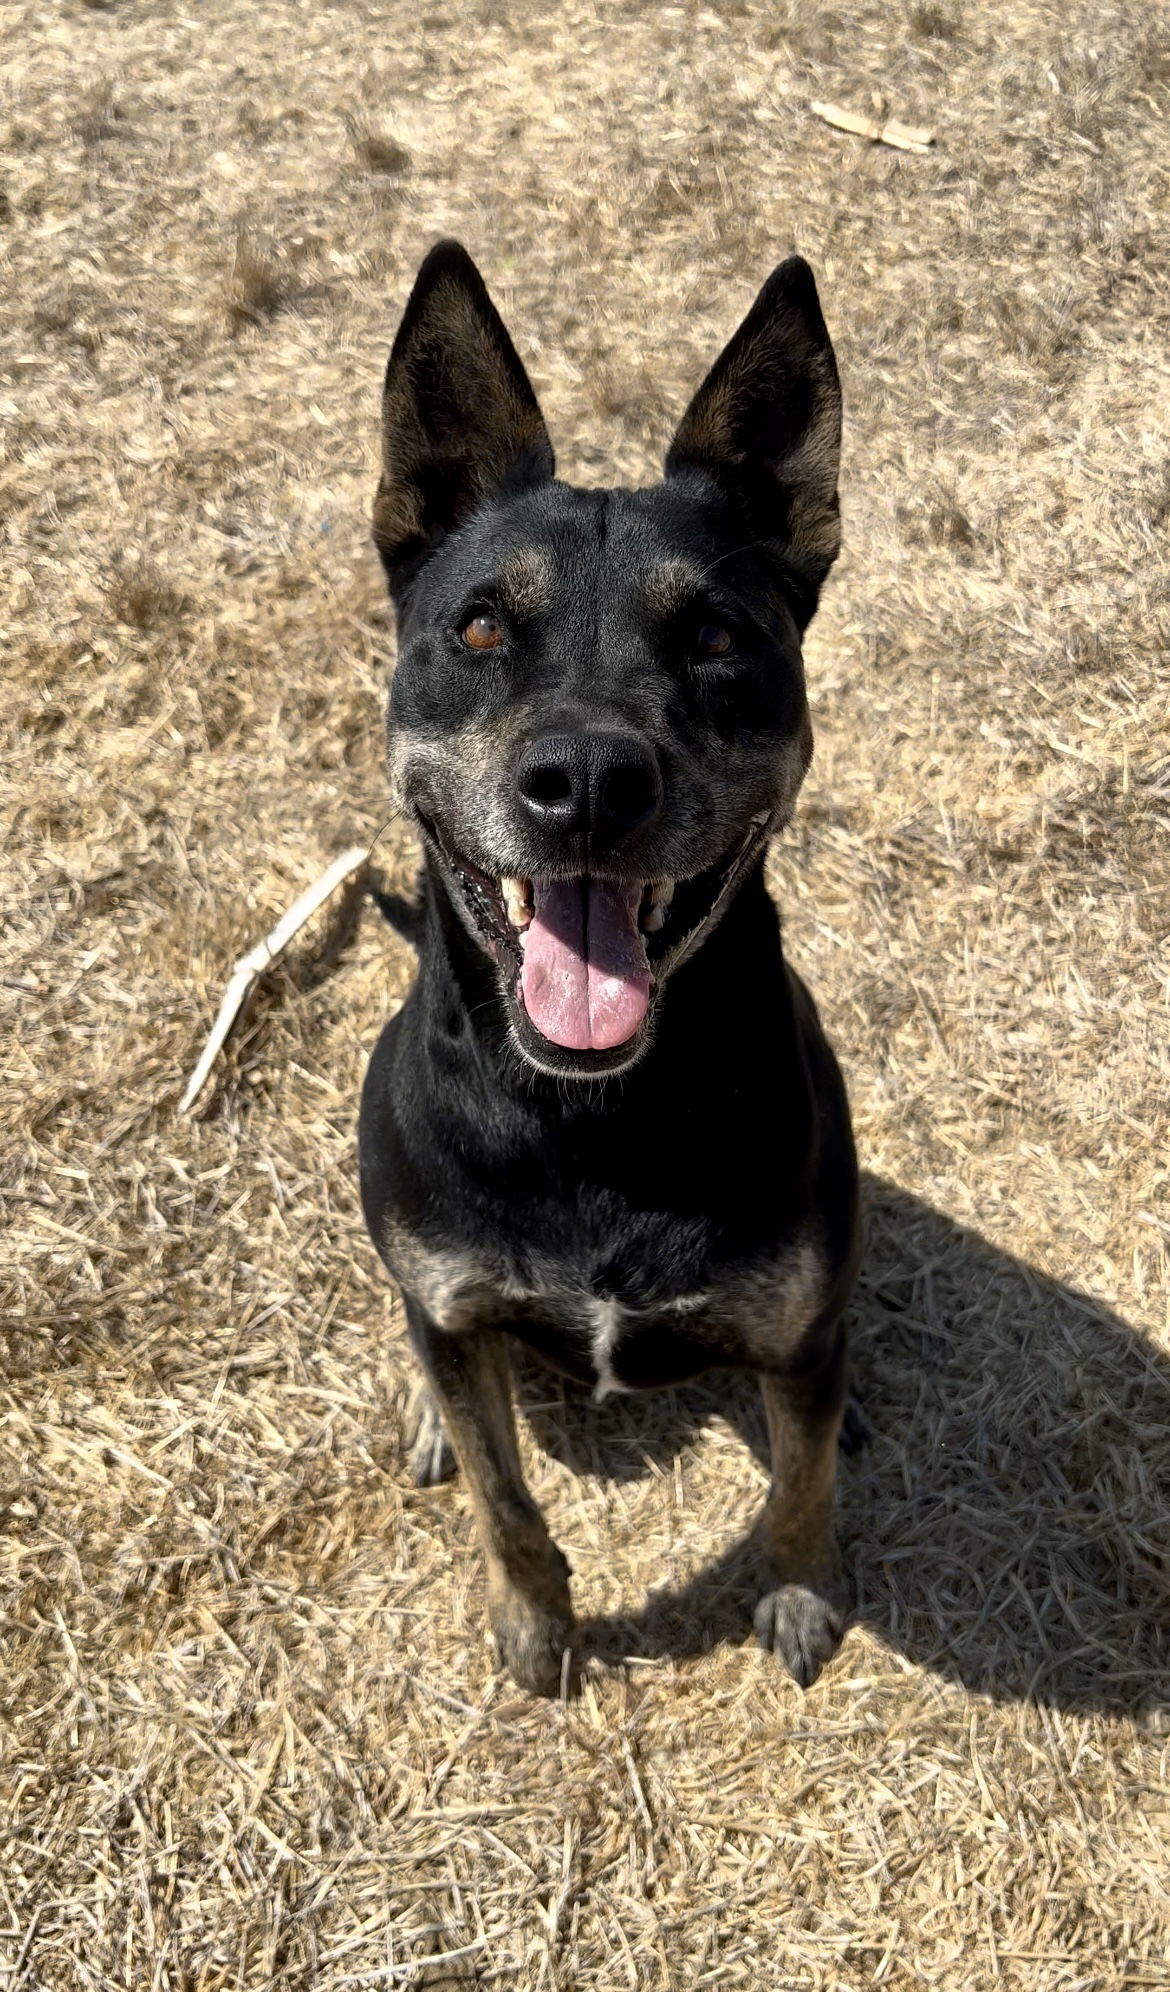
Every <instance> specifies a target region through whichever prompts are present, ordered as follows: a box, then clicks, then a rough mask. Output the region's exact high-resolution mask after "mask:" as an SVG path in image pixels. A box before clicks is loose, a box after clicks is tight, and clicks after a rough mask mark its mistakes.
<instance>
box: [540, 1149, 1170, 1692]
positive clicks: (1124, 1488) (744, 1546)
mask: <svg viewBox="0 0 1170 1992" xmlns="http://www.w3.org/2000/svg"><path fill="white" fill-rule="evenodd" d="M866 1239H867V1247H866V1256H865V1266H864V1269H863V1273H862V1278H861V1282H860V1285H859V1289H858V1293H857V1296H856V1300H855V1303H854V1306H853V1309H852V1313H851V1321H850V1328H851V1350H852V1358H851V1361H852V1376H853V1386H854V1389H855V1392H856V1394H857V1397H858V1398H859V1399H860V1402H861V1405H862V1408H863V1413H864V1418H865V1423H866V1424H867V1426H868V1428H869V1440H868V1443H867V1444H866V1445H864V1446H863V1447H862V1448H861V1449H860V1450H859V1451H858V1452H856V1453H855V1454H854V1455H853V1456H852V1457H850V1458H846V1459H843V1461H842V1472H841V1477H840V1494H839V1501H838V1531H839V1537H840V1541H841V1546H842V1551H843V1554H844V1557H845V1562H846V1566H847V1569H848V1570H849V1573H850V1577H851V1579H852V1581H853V1584H854V1587H855V1590H856V1594H857V1596H856V1604H857V1616H858V1618H860V1619H861V1620H863V1621H864V1622H865V1623H866V1624H867V1625H869V1626H870V1627H872V1629H873V1630H874V1631H876V1632H877V1633H878V1634H879V1635H880V1636H881V1637H882V1638H883V1639H885V1640H887V1641H888V1642H889V1643H890V1644H891V1645H893V1646H895V1647H897V1648H898V1649H900V1650H901V1651H902V1652H903V1653H904V1654H906V1655H907V1657H908V1658H910V1659H912V1660H914V1661H916V1662H920V1663H922V1664H923V1665H925V1666H928V1667H931V1668H933V1669H935V1670H937V1671H938V1672H939V1673H940V1674H942V1675H944V1676H947V1677H950V1678H952V1679H957V1680H961V1681H962V1682H964V1683H965V1685H966V1686H967V1687H968V1688H971V1689H973V1690H976V1691H981V1692H986V1693H991V1694H995V1695H999V1696H1003V1697H1011V1698H1018V1697H1032V1698H1035V1699H1038V1700H1041V1701H1045V1702H1049V1703H1052V1704H1055V1705H1058V1706H1061V1707H1065V1708H1081V1709H1085V1708H1100V1709H1113V1710H1129V1711H1135V1710H1140V1709H1142V1708H1145V1707H1150V1706H1151V1705H1161V1704H1163V1703H1164V1702H1165V1701H1166V1700H1167V1699H1170V1364H1167V1362H1166V1360H1165V1359H1164V1358H1163V1357H1162V1356H1160V1355H1159V1354H1158V1353H1157V1351H1156V1350H1154V1349H1153V1348H1152V1346H1151V1345H1150V1344H1149V1343H1148V1342H1146V1341H1144V1340H1143V1339H1142V1338H1141V1337H1140V1336H1139V1335H1138V1334H1137V1333H1136V1332H1135V1331H1134V1330H1133V1329H1131V1328H1129V1327H1127V1326H1126V1324H1125V1322H1124V1321H1122V1320H1121V1319H1120V1318H1119V1317H1118V1316H1117V1315H1115V1314H1112V1313H1110V1312H1109V1311H1108V1310H1107V1309H1105V1308H1103V1307H1101V1306H1100V1305H1099V1304H1098V1303H1096V1302H1095V1301H1093V1300H1091V1299H1089V1298H1088V1297H1087V1296H1086V1295H1084V1294H1080V1293H1077V1292H1075V1291H1074V1290H1073V1289H1072V1288H1070V1287H1066V1286H1062V1285H1060V1284H1058V1283H1057V1282H1056V1281H1054V1280H1051V1279H1048V1278H1046V1277H1045V1276H1044V1275H1042V1274H1040V1273H1037V1272H1036V1271H1035V1270H1034V1269H1033V1268H1031V1267H1029V1266H1027V1265H1026V1264H1024V1263H1023V1262H1022V1261H1020V1260H1018V1259H1014V1258H1012V1257H1011V1256H1010V1255H1009V1254H1007V1253H1006V1252H1002V1251H999V1250H997V1248H996V1247H995V1246H993V1245H990V1244H989V1243H988V1242H987V1241H986V1240H985V1239H983V1238H981V1237H980V1236H979V1235H978V1234H977V1233H976V1232H973V1231H969V1230H965V1229H964V1228H963V1227H962V1226H961V1225H958V1224H955V1223H953V1222H952V1221H951V1220H950V1219H949V1218H946V1217H944V1216H942V1215H941V1214H940V1213H939V1212H938V1211H936V1210H933V1209H931V1207H930V1206H929V1205H928V1204H925V1203H923V1202H921V1201H920V1200H919V1199H917V1198H916V1197H913V1196H909V1195H907V1194H906V1193H905V1192H904V1191H901V1190H898V1189H896V1188H894V1187H892V1186H891V1185H889V1184H887V1183H883V1182H881V1181H878V1180H877V1179H873V1178H871V1179H870V1180H869V1181H868V1182H867V1184H866ZM554 1392H555V1402H554V1401H552V1400H553V1395H554V1393H550V1390H549V1382H548V1376H547V1372H545V1373H542V1377H541V1381H540V1382H539V1383H538V1382H537V1381H536V1379H535V1378H534V1376H533V1374H532V1373H531V1372H528V1373H527V1374H526V1375H525V1376H523V1377H522V1378H521V1389H520V1404H521V1408H522V1410H524V1412H525V1414H526V1415H527V1417H528V1418H529V1421H530V1423H531V1425H532V1428H533V1430H534V1433H535V1436H536V1437H537V1439H538V1441H539V1443H540V1444H541V1445H543V1446H544V1447H545V1448H546V1449H547V1450H548V1451H549V1452H551V1453H552V1454H553V1455H554V1456H556V1457H558V1458H559V1459H561V1460H563V1461H564V1462H565V1463H566V1464H568V1465H569V1466H570V1467H571V1468H573V1469H574V1470H576V1471H580V1472H588V1473H596V1474H601V1475H605V1476H608V1477H611V1478H616V1479H623V1480H625V1479H630V1478H634V1477H638V1476H640V1475H643V1474H645V1473H647V1472H650V1471H653V1470H654V1468H655V1467H656V1466H661V1465H662V1464H663V1463H665V1462H668V1461H669V1460H670V1459H672V1458H673V1457H674V1455H675V1454H676V1453H677V1452H678V1451H679V1449H680V1448H681V1447H682V1446H683V1445H685V1444H686V1442H687V1441H688V1440H689V1439H690V1438H691V1437H693V1436H694V1434H695V1432H696V1430H697V1428H699V1427H700V1426H702V1425H704V1424H707V1423H709V1422H710V1421H711V1419H712V1418H714V1417H716V1416H722V1417H723V1418H726V1419H728V1420H729V1421H730V1422H731V1423H733V1424H734V1425H735V1426H736V1428H737V1429H738V1430H739V1431H740V1433H741V1434H742V1436H743V1438H744V1440H745V1442H746V1443H747V1444H748V1445H750V1446H751V1448H752V1449H753V1451H754V1452H755V1453H756V1455H757V1457H758V1458H760V1459H761V1460H762V1461H764V1462H765V1464H766V1458H767V1455H766V1446H765V1438H764V1425H763V1417H762V1413H761V1410H760V1403H759V1393H758V1390H757V1388H756V1385H755V1383H754V1380H753V1379H752V1378H750V1377H746V1376H739V1375H733V1374H731V1373H725V1372H721V1373H719V1374H718V1375H717V1376H715V1377H714V1378H708V1379H705V1380H704V1381H703V1383H702V1384H700V1385H696V1386H694V1387H692V1388H690V1389H687V1390H679V1391H673V1392H662V1393H658V1394H655V1395H654V1396H649V1397H646V1398H641V1397H623V1398H616V1399H612V1398H611V1399H609V1400H608V1401H607V1402H606V1403H604V1404H602V1405H596V1404H593V1403H592V1402H591V1401H590V1400H589V1398H588V1397H587V1396H585V1395H583V1394H578V1393H576V1392H575V1391H570V1390H565V1391H564V1392H563V1393H562V1392H561V1390H560V1387H559V1386H555V1387H554ZM760 1582H761V1573H760V1571H759V1567H758V1565H757V1562H756V1556H755V1551H754V1549H753V1547H752V1545H751V1544H750V1543H749V1542H745V1541H740V1542H737V1543H732V1544H729V1546H728V1548H727V1549H726V1551H725V1552H724V1553H723V1554H722V1555H720V1556H719V1557H717V1558H716V1559H715V1560H714V1561H712V1562H710V1563H708V1564H707V1565H706V1566H705V1567H704V1568H703V1569H702V1570H701V1571H700V1572H699V1573H698V1574H697V1575H696V1576H695V1577H694V1578H693V1579H692V1580H691V1581H690V1582H689V1583H688V1584H687V1585H685V1586H684V1587H682V1588H680V1589H676V1590H669V1589H665V1590H660V1591H656V1592H654V1593H652V1594H651V1595H650V1597H649V1598H648V1599H647V1600H646V1603H645V1604H644V1606H643V1607H642V1609H641V1610H640V1611H639V1612H638V1613H637V1615H636V1617H633V1618H627V1619H622V1620H607V1621H594V1622H593V1623H592V1624H591V1625H589V1626H587V1627H585V1628H583V1631H584V1634H585V1640H586V1650H587V1651H588V1650H591V1651H593V1652H594V1653H596V1654H598V1655H599V1656H600V1657H602V1658H604V1659H607V1660H610V1661H613V1660H619V1659H621V1658H623V1657H627V1656H632V1655H634V1654H640V1655H650V1656H654V1655H658V1656H663V1655H673V1656H675V1657H677V1658H683V1657H686V1656H688V1655H693V1654H697V1653H701V1652H705V1651H707V1650H709V1649H710V1648H711V1647H713V1646H715V1645H717V1644H719V1643H721V1642H722V1641H724V1640H728V1639H735V1640H742V1639H744V1638H745V1637H747V1636H748V1632H749V1628H750V1622H751V1607H752V1603H753V1601H754V1599H755V1597H756V1596H758V1593H759V1589H760Z"/></svg>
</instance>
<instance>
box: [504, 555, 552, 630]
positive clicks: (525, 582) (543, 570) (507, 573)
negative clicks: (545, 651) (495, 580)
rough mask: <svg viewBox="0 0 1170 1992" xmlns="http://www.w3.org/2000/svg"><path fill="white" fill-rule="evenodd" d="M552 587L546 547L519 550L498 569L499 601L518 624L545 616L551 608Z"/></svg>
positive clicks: (550, 560)
mask: <svg viewBox="0 0 1170 1992" xmlns="http://www.w3.org/2000/svg"><path fill="white" fill-rule="evenodd" d="M555 585H556V577H555V570H554V566H553V561H552V557H551V555H550V553H549V551H548V548H547V547H543V546H518V547H516V548H515V549H514V550H513V552H512V553H510V554H509V555H508V558H507V559H506V560H505V562H504V564H503V566H502V567H501V569H500V578H499V591H500V600H501V602H502V604H503V607H504V609H505V610H506V611H507V613H508V614H509V615H511V616H512V617H513V618H514V619H515V620H516V621H517V622H522V621H524V620H525V619H527V618H530V617H536V616H542V615H547V614H548V612H549V610H550V609H551V608H552V605H553V591H554V588H555Z"/></svg>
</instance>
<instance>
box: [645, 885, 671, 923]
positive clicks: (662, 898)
mask: <svg viewBox="0 0 1170 1992" xmlns="http://www.w3.org/2000/svg"><path fill="white" fill-rule="evenodd" d="M647 890H648V893H649V898H648V901H647V903H646V907H645V910H644V912H643V914H642V929H643V932H644V933H647V934H659V933H661V932H662V929H663V927H665V925H666V916H667V914H668V913H669V911H670V902H671V900H672V899H673V898H674V880H673V879H672V878H664V879H656V880H655V881H654V882H653V883H652V884H651V885H650V886H649V887H648V888H647Z"/></svg>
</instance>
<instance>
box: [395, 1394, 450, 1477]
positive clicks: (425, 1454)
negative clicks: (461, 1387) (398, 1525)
mask: <svg viewBox="0 0 1170 1992" xmlns="http://www.w3.org/2000/svg"><path fill="white" fill-rule="evenodd" d="M406 1458H407V1465H408V1468H409V1471H410V1477H411V1479H412V1480H413V1482H414V1484H415V1486H416V1487H439V1486H441V1485H442V1483H443V1481H444V1480H450V1479H451V1478H452V1476H453V1474H455V1473H456V1472H457V1470H458V1462H457V1461H456V1458H455V1454H454V1452H453V1451H452V1449H451V1441H450V1439H449V1438H448V1437H447V1432H446V1428H445V1427H444V1424H443V1418H442V1414H441V1412H440V1410H439V1407H438V1405H437V1404H436V1403H435V1400H434V1398H433V1397H432V1396H431V1393H430V1391H429V1390H427V1389H426V1388H425V1386H424V1387H423V1388H422V1389H420V1390H419V1392H418V1395H417V1396H416V1398H415V1400H414V1403H413V1404H412V1406H411V1412H410V1422H409V1424H408V1426H407V1454H406Z"/></svg>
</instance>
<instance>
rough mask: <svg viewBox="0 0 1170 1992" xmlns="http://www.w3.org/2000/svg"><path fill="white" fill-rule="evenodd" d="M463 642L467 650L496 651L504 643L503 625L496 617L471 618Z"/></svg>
mask: <svg viewBox="0 0 1170 1992" xmlns="http://www.w3.org/2000/svg"><path fill="white" fill-rule="evenodd" d="M463 641H464V643H465V644H466V645H467V646H468V649H469V650H498V649H499V647H500V645H501V643H502V642H503V641H504V625H503V623H502V622H501V621H500V618H499V617H498V616H492V615H482V616H472V618H471V621H470V622H469V623H468V625H467V627H466V629H465V630H464V632H463Z"/></svg>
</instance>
